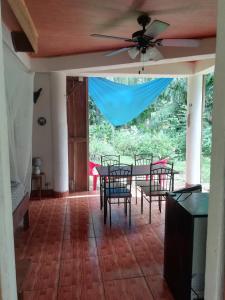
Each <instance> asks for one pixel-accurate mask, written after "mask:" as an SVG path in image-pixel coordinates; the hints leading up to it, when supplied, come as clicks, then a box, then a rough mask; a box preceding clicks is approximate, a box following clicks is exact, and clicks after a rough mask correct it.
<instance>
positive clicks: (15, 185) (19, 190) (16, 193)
mask: <svg viewBox="0 0 225 300" xmlns="http://www.w3.org/2000/svg"><path fill="white" fill-rule="evenodd" d="M11 194H12V209H13V212H14V210H15V209H16V208H17V206H18V205H19V204H20V202H21V201H22V200H23V197H24V195H25V187H24V185H23V184H22V183H21V182H16V181H11Z"/></svg>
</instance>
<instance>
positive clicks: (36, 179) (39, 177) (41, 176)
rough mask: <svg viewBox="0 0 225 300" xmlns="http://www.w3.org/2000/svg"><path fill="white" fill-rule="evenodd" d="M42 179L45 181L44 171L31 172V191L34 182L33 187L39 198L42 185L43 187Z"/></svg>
mask: <svg viewBox="0 0 225 300" xmlns="http://www.w3.org/2000/svg"><path fill="white" fill-rule="evenodd" d="M43 179H44V182H45V173H44V172H41V173H40V174H32V177H31V191H33V183H34V182H35V187H36V189H35V190H37V191H38V194H39V198H40V199H41V194H42V187H43Z"/></svg>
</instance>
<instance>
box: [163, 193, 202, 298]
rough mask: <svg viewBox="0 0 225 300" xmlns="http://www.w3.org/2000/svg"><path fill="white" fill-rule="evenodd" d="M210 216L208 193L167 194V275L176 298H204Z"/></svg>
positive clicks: (165, 268) (165, 251)
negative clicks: (208, 221) (208, 220)
mask: <svg viewBox="0 0 225 300" xmlns="http://www.w3.org/2000/svg"><path fill="white" fill-rule="evenodd" d="M207 217H208V194H207V193H192V194H191V193H183V194H180V193H171V194H169V195H168V197H167V201H166V218H165V248H164V277H165V279H166V281H167V283H168V285H169V287H170V289H171V292H172V293H173V296H174V298H175V300H190V299H192V300H194V299H203V292H204V275H205V254H206V235H207Z"/></svg>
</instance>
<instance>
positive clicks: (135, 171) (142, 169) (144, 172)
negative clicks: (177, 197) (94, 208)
mask: <svg viewBox="0 0 225 300" xmlns="http://www.w3.org/2000/svg"><path fill="white" fill-rule="evenodd" d="M112 168H113V166H110V170H112ZM157 169H158V170H159V173H158V174H157V175H159V176H160V175H163V174H164V173H166V172H167V171H168V170H170V167H168V166H167V165H166V164H158V163H157V164H153V166H152V170H153V171H155V170H157ZM96 170H97V171H98V174H99V176H100V182H103V185H104V187H105V183H106V178H107V177H109V175H110V174H109V166H97V167H96ZM175 174H179V172H178V171H176V170H173V176H174V175H175ZM110 176H112V174H111V175H110ZM115 176H116V175H115ZM140 176H150V165H133V166H132V177H134V178H138V177H140ZM172 182H174V180H172ZM172 190H174V186H173V187H172ZM104 191H105V188H104ZM100 197H102V195H101V192H100ZM101 202H102V198H101ZM103 207H104V223H106V216H107V201H106V197H105V196H103Z"/></svg>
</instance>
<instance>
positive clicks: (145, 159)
mask: <svg viewBox="0 0 225 300" xmlns="http://www.w3.org/2000/svg"><path fill="white" fill-rule="evenodd" d="M152 160H153V155H152V154H151V153H149V154H135V156H134V162H135V166H140V165H150V164H151V163H152Z"/></svg>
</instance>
